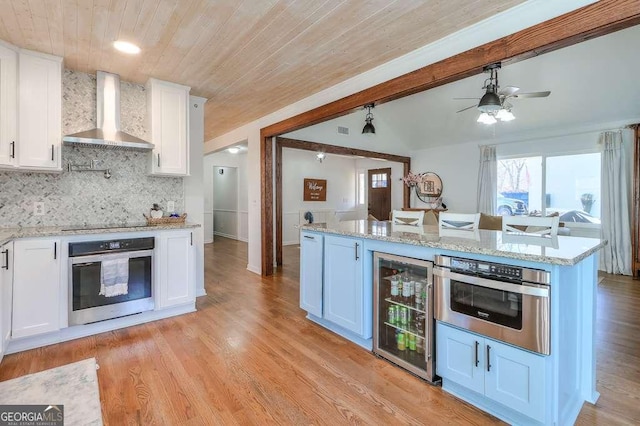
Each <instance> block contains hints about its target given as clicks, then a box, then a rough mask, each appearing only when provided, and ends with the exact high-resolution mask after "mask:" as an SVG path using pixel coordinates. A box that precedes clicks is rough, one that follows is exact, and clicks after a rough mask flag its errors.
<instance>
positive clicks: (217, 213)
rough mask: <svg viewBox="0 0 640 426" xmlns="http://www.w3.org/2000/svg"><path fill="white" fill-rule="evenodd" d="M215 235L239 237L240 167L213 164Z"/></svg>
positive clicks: (235, 238)
mask: <svg viewBox="0 0 640 426" xmlns="http://www.w3.org/2000/svg"><path fill="white" fill-rule="evenodd" d="M213 235H214V240H215V236H216V235H220V236H223V237H227V238H233V239H234V240H237V239H238V169H237V168H236V167H224V166H213Z"/></svg>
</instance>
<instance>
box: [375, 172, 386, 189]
mask: <svg viewBox="0 0 640 426" xmlns="http://www.w3.org/2000/svg"><path fill="white" fill-rule="evenodd" d="M387 185H388V181H387V174H386V173H376V174H373V175H371V187H372V188H386V187H387Z"/></svg>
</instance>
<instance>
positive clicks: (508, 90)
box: [498, 86, 520, 96]
mask: <svg viewBox="0 0 640 426" xmlns="http://www.w3.org/2000/svg"><path fill="white" fill-rule="evenodd" d="M518 90H520V88H519V87H516V86H507V87H505V88H504V89H502V90H501V91H500V92H498V95H501V96H513V95H514V94H515V93H516V92H517V91H518Z"/></svg>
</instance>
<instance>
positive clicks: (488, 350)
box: [487, 345, 491, 371]
mask: <svg viewBox="0 0 640 426" xmlns="http://www.w3.org/2000/svg"><path fill="white" fill-rule="evenodd" d="M487 371H491V346H489V345H487Z"/></svg>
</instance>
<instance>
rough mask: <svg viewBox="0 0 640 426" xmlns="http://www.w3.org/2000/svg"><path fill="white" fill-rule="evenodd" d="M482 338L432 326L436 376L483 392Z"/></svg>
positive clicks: (440, 325)
mask: <svg viewBox="0 0 640 426" xmlns="http://www.w3.org/2000/svg"><path fill="white" fill-rule="evenodd" d="M483 348H484V339H483V338H482V337H479V336H476V335H475V334H472V333H467V332H464V331H462V330H458V329H457V328H453V327H449V326H447V325H444V324H442V323H439V322H438V323H437V325H436V374H438V375H439V376H440V377H442V379H443V380H451V381H452V382H456V383H458V384H460V385H462V386H464V387H467V388H469V389H471V390H473V391H476V392H478V393H484V370H483V366H484V362H485V360H484V351H483Z"/></svg>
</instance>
